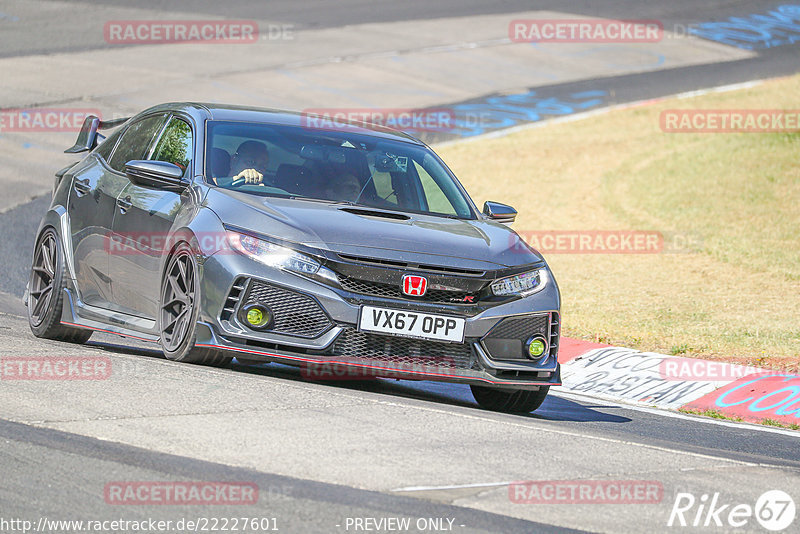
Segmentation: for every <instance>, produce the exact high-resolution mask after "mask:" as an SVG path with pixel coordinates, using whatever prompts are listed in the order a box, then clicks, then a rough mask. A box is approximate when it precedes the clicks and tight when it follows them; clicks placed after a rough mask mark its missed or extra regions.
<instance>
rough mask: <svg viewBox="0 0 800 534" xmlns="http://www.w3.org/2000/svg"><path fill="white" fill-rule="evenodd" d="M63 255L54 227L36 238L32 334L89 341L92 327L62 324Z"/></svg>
mask: <svg viewBox="0 0 800 534" xmlns="http://www.w3.org/2000/svg"><path fill="white" fill-rule="evenodd" d="M64 272H65V267H64V255H63V253H62V250H61V241H60V240H59V238H58V235H57V234H56V232H55V230H53V228H47V229H45V230H44V231H43V232H42V234H41V235H40V236H39V239H38V240H37V241H36V248H35V249H34V254H33V265H32V266H31V276H30V279H29V281H28V299H27V302H26V305H27V307H28V324H29V325H30V327H31V332H33V335H34V336H36V337H39V338H44V339H53V340H56V341H67V342H69V343H86V342H87V341H88V340H89V338H90V337H92V331H91V330H83V329H80V328H72V327H69V326H64V325H62V324H61V312H62V309H63V307H64V289H65V288H66V280H65V277H64Z"/></svg>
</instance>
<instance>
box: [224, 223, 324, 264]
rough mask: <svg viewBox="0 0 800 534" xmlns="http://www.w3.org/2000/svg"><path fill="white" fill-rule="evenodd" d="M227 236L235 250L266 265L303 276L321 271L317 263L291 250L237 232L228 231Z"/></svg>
mask: <svg viewBox="0 0 800 534" xmlns="http://www.w3.org/2000/svg"><path fill="white" fill-rule="evenodd" d="M227 234H228V242H229V243H230V244H231V247H233V249H234V250H237V251H239V252H241V253H242V254H244V255H245V256H250V257H251V258H253V259H254V260H257V261H260V262H261V263H263V264H264V265H269V266H270V267H278V268H280V269H286V270H287V271H294V272H296V273H302V274H314V273H316V272H317V271H318V270H319V267H320V265H319V263H318V262H317V261H315V260H314V259H312V258H309V257H308V256H306V255H305V254H300V253H299V252H295V251H294V250H292V249H290V248H286V247H282V246H280V245H276V244H274V243H270V242H269V241H264V240H263V239H258V238H255V237H253V236H249V235H245V234H239V233H237V232H231V231H228V232H227Z"/></svg>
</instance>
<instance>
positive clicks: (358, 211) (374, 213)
mask: <svg viewBox="0 0 800 534" xmlns="http://www.w3.org/2000/svg"><path fill="white" fill-rule="evenodd" d="M339 209H340V210H341V211H346V212H347V213H352V214H353V215H361V216H362V217H380V218H381V219H394V220H397V221H407V220H409V219H410V218H411V217H409V216H408V215H403V214H402V213H394V212H391V211H378V210H371V209H364V208H339Z"/></svg>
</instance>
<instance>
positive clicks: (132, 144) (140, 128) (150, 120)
mask: <svg viewBox="0 0 800 534" xmlns="http://www.w3.org/2000/svg"><path fill="white" fill-rule="evenodd" d="M163 123H164V115H155V116H152V117H147V118H145V119H142V120H140V121H137V122H135V123H133V124H131V125H130V126H129V127H128V129H127V130H125V133H123V134H122V139H120V141H119V144H118V145H117V148H116V150H114V154H112V156H111V161H109V162H108V164H109V165H110V166H111V168H112V169H114V170H115V171H119V172H125V164H126V163H127V162H129V161H131V160H132V159H145V157H146V156H147V149H148V147H149V146H150V143H151V141H152V140H153V137H154V136H155V135H156V134H157V133H158V131H159V130H160V129H161V125H162V124H163Z"/></svg>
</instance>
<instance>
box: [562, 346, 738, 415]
mask: <svg viewBox="0 0 800 534" xmlns="http://www.w3.org/2000/svg"><path fill="white" fill-rule="evenodd" d="M669 358H670V357H669V356H666V355H663V354H656V353H652V352H639V351H637V350H632V349H622V348H617V347H610V348H601V349H595V350H592V351H589V352H587V353H585V354H583V355H582V356H578V357H577V358H574V359H572V360H571V361H568V362H567V363H565V364H564V365H563V366H562V368H561V377H562V383H563V385H564V386H565V387H566V388H568V389H570V390H572V391H574V392H576V393H585V394H587V395H592V396H595V397H599V398H607V399H614V400H620V399H622V400H627V401H631V402H636V403H641V404H646V405H650V406H658V407H660V408H673V409H674V408H680V407H681V406H683V405H684V404H686V403H688V402H691V401H693V400H696V399H698V398H700V397H702V396H704V395H707V394H709V393H711V392H713V391H714V390H715V389H716V388H718V387H720V386H722V385H725V384H727V382H728V381H721V382H719V381H705V380H667V379H665V378H664V377H663V376H662V374H661V368H662V365H663V363H662V362H663V361H664V360H665V359H669Z"/></svg>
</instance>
